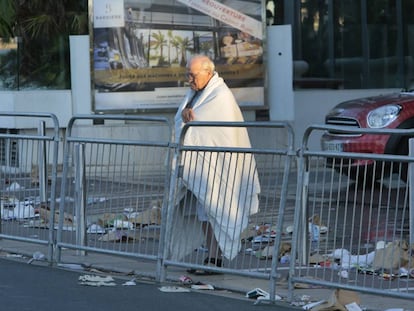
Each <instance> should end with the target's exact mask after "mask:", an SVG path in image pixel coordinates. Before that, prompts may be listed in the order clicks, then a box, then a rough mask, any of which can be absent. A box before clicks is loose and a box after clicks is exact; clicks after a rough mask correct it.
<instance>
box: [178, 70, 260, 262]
mask: <svg viewBox="0 0 414 311" xmlns="http://www.w3.org/2000/svg"><path fill="white" fill-rule="evenodd" d="M193 94H194V91H189V93H188V94H187V96H186V99H185V100H184V102H183V103H182V104H181V106H180V108H179V109H178V111H177V114H176V116H175V125H176V127H175V135H176V141H177V142H178V141H179V137H180V133H181V129H182V127H183V126H184V123H183V122H182V119H181V111H182V109H184V107H185V106H186V104H187V101H188V100H189V99H191V98H192V96H193ZM193 110H194V113H195V120H194V121H220V122H221V121H233V122H241V121H243V116H242V113H241V111H240V108H239V106H238V104H237V102H236V100H235V99H234V96H233V94H232V93H231V91H230V89H229V88H228V87H227V85H226V84H225V83H224V81H223V79H222V78H220V77H219V76H218V75H217V73H215V75H214V76H213V78H212V79H211V80H210V82H209V83H208V85H207V87H206V88H205V89H204V90H203V91H202V92H201V94H200V95H199V96H198V98H196V100H195V102H194V103H193ZM184 145H187V146H220V147H241V148H250V147H251V144H250V140H249V136H248V133H247V130H246V128H243V127H190V128H189V129H188V131H187V133H186V136H185V139H184ZM181 164H182V165H183V180H182V185H181V186H180V189H179V193H182V194H185V193H186V192H187V191H190V192H192V194H193V195H194V196H195V197H196V199H197V203H196V204H201V205H202V206H204V207H205V208H206V210H207V214H208V218H209V222H210V224H211V225H212V228H213V230H214V234H215V237H216V239H217V241H218V243H219V247H220V249H221V250H222V252H223V255H224V257H226V258H228V259H233V258H234V257H235V256H236V255H237V254H238V252H239V251H240V247H241V241H240V235H241V233H242V231H243V230H244V229H245V228H246V227H247V225H248V220H249V216H250V215H251V214H254V213H257V212H258V206H259V202H258V194H259V193H260V185H259V180H258V175H257V171H256V163H255V160H254V157H253V155H251V154H244V153H233V154H231V153H229V152H227V153H226V152H220V153H218V152H191V153H190V152H187V153H186V154H185V157H183V162H182V163H181ZM177 199H178V200H179V199H181V197H180V196H178V198H177ZM177 203H178V202H177ZM193 205H194V204H193ZM177 215H178V216H179V217H176V220H175V222H174V224H173V230H172V231H173V232H172V233H173V234H172V244H171V245H172V251H173V258H182V257H183V256H185V255H187V254H188V253H189V252H191V251H192V250H194V249H195V248H197V247H199V246H200V244H198V243H200V242H202V241H201V238H202V235H200V230H199V229H198V231H197V229H195V228H199V227H201V224H200V223H198V226H195V225H194V223H192V222H190V221H189V220H188V219H186V220H185V221H184V220H182V219H180V218H181V217H182V216H184V215H183V213H182V211H181V212H180V211H178V213H176V216H177ZM193 218H194V221H195V220H196V218H195V217H193ZM185 237H187V238H186V239H184V241H186V242H185V243H186V245H185V247H184V246H183V245H182V244H181V245H179V244H180V242H179V240H180V239H182V238H185ZM188 237H191V238H190V239H189V238H188ZM181 241H183V240H181ZM197 244H198V245H197ZM174 245H175V246H174ZM177 245H179V247H176V246H177ZM175 250H178V251H179V252H180V254H177V253H176V252H175Z"/></svg>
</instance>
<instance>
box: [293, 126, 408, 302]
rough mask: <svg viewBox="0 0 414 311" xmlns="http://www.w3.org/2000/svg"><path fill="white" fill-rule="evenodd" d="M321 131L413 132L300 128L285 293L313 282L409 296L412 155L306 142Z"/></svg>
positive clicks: (377, 293) (406, 133)
mask: <svg viewBox="0 0 414 311" xmlns="http://www.w3.org/2000/svg"><path fill="white" fill-rule="evenodd" d="M321 131H322V132H325V131H331V132H336V133H341V132H342V133H344V134H350V133H351V134H354V135H356V134H358V135H405V136H414V131H413V130H397V129H396V130H360V129H354V130H351V129H349V128H345V127H333V126H323V125H320V126H318V125H315V126H311V127H309V128H308V129H307V131H306V132H305V135H304V137H303V144H302V148H301V150H300V153H299V164H298V190H297V193H298V196H297V197H298V200H297V203H296V208H295V217H294V218H295V223H294V229H293V236H292V241H293V243H292V254H296V258H297V260H295V261H291V264H290V272H289V274H290V278H289V289H290V296H291V297H293V295H294V292H295V288H298V287H302V288H304V287H303V285H305V286H306V285H315V286H320V287H325V288H340V289H348V290H354V291H357V292H362V293H371V294H376V295H382V296H390V297H398V298H408V299H413V298H414V290H413V288H414V287H413V285H414V279H413V275H414V274H413V271H414V257H413V256H414V250H413V247H414V245H413V244H412V223H413V220H412V217H413V212H412V211H413V207H412V206H413V204H412V202H411V201H412V200H413V199H412V195H410V187H409V180H410V177H409V176H410V174H409V173H408V171H409V168H410V169H411V167H412V163H413V161H414V157H410V156H404V155H394V154H366V153H355V152H345V151H343V152H335V151H332V152H328V151H321V150H310V148H309V145H308V142H309V141H310V139H311V137H313V135H316V134H320V133H321ZM357 164H359V165H357ZM410 198H411V199H410ZM410 223H411V229H410ZM410 241H411V243H410ZM301 285H302V286H301Z"/></svg>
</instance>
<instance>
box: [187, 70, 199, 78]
mask: <svg viewBox="0 0 414 311" xmlns="http://www.w3.org/2000/svg"><path fill="white" fill-rule="evenodd" d="M200 73H201V71H199V72H197V73H192V72H186V73H185V77H186V78H187V79H190V78H191V79H192V80H194V79H195V78H197V76H198V75H199V74H200Z"/></svg>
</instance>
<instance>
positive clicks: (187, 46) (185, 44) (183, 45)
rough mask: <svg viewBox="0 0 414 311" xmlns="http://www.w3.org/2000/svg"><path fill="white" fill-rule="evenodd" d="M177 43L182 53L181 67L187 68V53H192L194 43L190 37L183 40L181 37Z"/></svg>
mask: <svg viewBox="0 0 414 311" xmlns="http://www.w3.org/2000/svg"><path fill="white" fill-rule="evenodd" d="M177 42H178V44H179V47H180V52H181V53H180V54H181V60H180V66H182V67H185V66H186V64H187V51H192V49H193V42H192V41H191V40H190V39H189V38H188V37H185V38H182V37H179V36H177Z"/></svg>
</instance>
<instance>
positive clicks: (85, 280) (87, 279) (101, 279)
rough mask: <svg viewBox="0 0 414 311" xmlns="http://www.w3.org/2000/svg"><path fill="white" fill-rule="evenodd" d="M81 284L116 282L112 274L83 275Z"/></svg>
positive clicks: (80, 279) (104, 284) (106, 284)
mask: <svg viewBox="0 0 414 311" xmlns="http://www.w3.org/2000/svg"><path fill="white" fill-rule="evenodd" d="M79 284H81V285H88V286H115V285H116V283H115V282H114V279H113V278H112V277H111V276H97V275H89V274H86V275H81V276H80V277H79Z"/></svg>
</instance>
